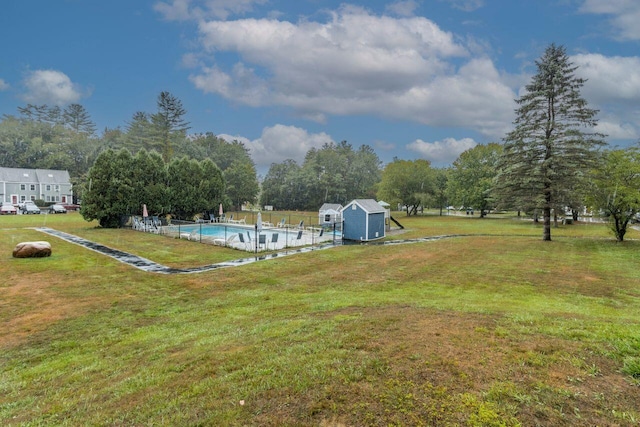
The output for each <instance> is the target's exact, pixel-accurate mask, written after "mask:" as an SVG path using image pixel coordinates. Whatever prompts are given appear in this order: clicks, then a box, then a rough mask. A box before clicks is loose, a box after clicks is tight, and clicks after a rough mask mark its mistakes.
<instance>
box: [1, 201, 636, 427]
mask: <svg viewBox="0 0 640 427" xmlns="http://www.w3.org/2000/svg"><path fill="white" fill-rule="evenodd" d="M394 216H395V217H396V218H397V219H398V220H399V221H400V222H401V223H402V224H403V225H404V226H405V227H406V230H404V232H403V233H399V234H393V235H391V236H389V237H388V238H387V239H403V238H408V237H423V236H430V235H433V236H436V235H453V234H457V235H464V236H462V237H455V238H450V239H443V240H438V241H434V242H427V243H414V244H406V245H353V246H342V247H337V248H333V249H329V250H324V251H316V252H312V253H305V254H300V255H296V256H291V257H286V258H281V259H280V258H279V259H274V260H269V261H265V262H258V263H254V264H250V265H246V266H243V267H237V268H225V269H220V270H215V271H211V272H206V273H198V274H190V275H161V274H154V273H145V272H142V271H139V270H136V269H134V268H132V267H129V266H127V265H125V264H122V263H119V262H118V261H116V260H113V259H111V258H108V257H105V256H103V255H100V254H98V253H95V252H92V251H89V250H86V249H84V248H82V247H79V246H76V245H73V244H71V243H67V242H64V241H60V240H57V239H55V238H52V237H49V236H46V235H44V234H42V233H39V232H37V231H35V230H33V229H31V228H30V227H37V226H47V227H52V228H56V229H59V230H62V231H66V232H69V233H73V234H76V235H79V236H81V237H84V238H87V239H90V240H93V241H96V242H99V243H102V244H105V245H108V246H111V247H114V248H117V249H122V250H126V251H129V252H132V253H134V254H137V255H142V256H144V257H146V258H149V259H151V260H153V261H156V262H159V263H162V264H166V265H171V266H179V267H189V266H199V265H205V264H211V263H214V262H219V261H225V260H229V259H235V258H239V257H244V256H246V254H244V253H241V252H239V251H234V250H230V249H225V248H220V247H214V246H209V245H202V244H198V243H194V242H189V241H186V240H177V239H169V238H166V237H162V236H157V235H152V234H145V233H140V232H135V231H130V230H102V229H99V228H96V224H95V223H87V222H84V221H83V220H82V218H81V217H80V215H78V214H77V213H70V214H68V215H58V216H55V215H40V216H17V217H0V271H1V273H2V280H1V281H0V322H2V328H0V424H1V425H25V426H31V425H33V426H36V425H37V426H41V425H55V426H60V425H61V426H78V425H149V426H150V425H153V426H163V425H164V426H176V425H181V426H182V425H204V426H247V425H248V426H454V425H459V426H517V425H522V426H535V425H541V426H595V425H599V426H616V425H619V426H635V425H638V424H639V423H640V398H639V396H640V270H639V269H638V264H637V262H638V254H639V253H640V240H634V239H638V238H639V236H640V235H639V234H638V232H637V231H635V230H632V231H630V232H629V233H628V235H627V239H628V240H627V241H625V242H624V243H617V242H615V240H614V238H613V236H612V235H611V234H610V232H609V231H608V229H607V227H606V226H605V225H602V224H584V223H577V224H574V225H567V226H562V227H560V228H554V229H553V230H552V237H553V241H552V242H543V241H542V239H541V237H542V230H541V228H540V226H539V225H534V224H533V223H531V222H530V221H522V220H515V219H512V218H508V217H504V218H487V219H482V220H481V219H478V218H477V217H475V218H468V217H437V216H421V217H412V218H407V217H404V216H401V215H398V214H394ZM28 240H48V241H50V242H51V243H52V246H53V255H52V256H51V257H49V258H40V259H14V258H12V257H11V252H12V250H13V247H14V246H15V244H16V243H18V242H21V241H28Z"/></svg>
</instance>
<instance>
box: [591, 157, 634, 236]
mask: <svg viewBox="0 0 640 427" xmlns="http://www.w3.org/2000/svg"><path fill="white" fill-rule="evenodd" d="M588 200H589V201H590V202H591V204H592V205H593V207H594V208H595V209H599V210H602V211H603V212H604V214H605V216H607V217H608V220H609V226H610V227H611V230H612V231H613V234H614V235H615V237H616V239H617V240H618V241H619V242H622V241H623V240H624V236H625V234H626V232H627V228H628V227H629V224H630V223H631V221H632V220H633V219H634V218H635V216H636V215H637V214H638V213H639V212H640V151H639V150H638V148H637V147H632V148H628V149H625V150H612V151H609V152H607V153H605V154H604V155H603V159H602V162H601V163H600V166H599V167H598V168H597V169H594V171H593V173H592V179H591V186H590V191H589V197H588Z"/></svg>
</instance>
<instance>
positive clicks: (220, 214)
mask: <svg viewBox="0 0 640 427" xmlns="http://www.w3.org/2000/svg"><path fill="white" fill-rule="evenodd" d="M222 215H224V211H223V210H222V203H220V209H218V216H222Z"/></svg>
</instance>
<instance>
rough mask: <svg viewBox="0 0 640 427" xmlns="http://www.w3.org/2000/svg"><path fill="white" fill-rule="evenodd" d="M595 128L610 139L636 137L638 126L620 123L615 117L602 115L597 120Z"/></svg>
mask: <svg viewBox="0 0 640 427" xmlns="http://www.w3.org/2000/svg"><path fill="white" fill-rule="evenodd" d="M596 130H597V131H598V132H600V133H603V134H605V135H607V137H608V139H611V140H625V139H638V137H639V136H640V134H639V133H638V127H637V126H633V125H632V124H630V123H620V121H619V119H618V118H617V117H604V118H601V119H600V120H599V121H598V126H597V127H596Z"/></svg>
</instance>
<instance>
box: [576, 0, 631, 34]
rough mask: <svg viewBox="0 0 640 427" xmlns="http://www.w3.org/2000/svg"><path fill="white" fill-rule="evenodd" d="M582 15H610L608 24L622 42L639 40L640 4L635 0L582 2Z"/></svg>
mask: <svg viewBox="0 0 640 427" xmlns="http://www.w3.org/2000/svg"><path fill="white" fill-rule="evenodd" d="M580 11H581V12H583V13H592V14H597V15H611V16H612V17H611V19H610V21H609V22H610V23H611V25H612V26H613V27H614V29H615V33H616V36H617V37H618V38H620V39H622V40H640V26H638V22H639V21H640V2H638V1H637V0H607V1H603V0H584V3H583V4H582V6H581V7H580Z"/></svg>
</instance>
